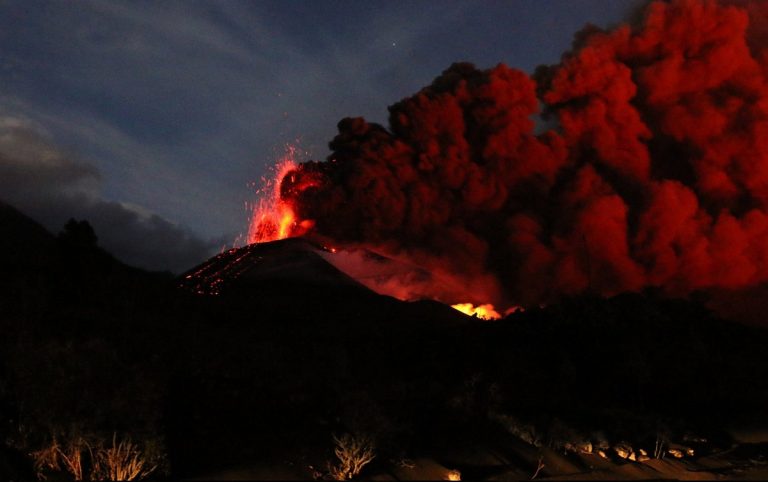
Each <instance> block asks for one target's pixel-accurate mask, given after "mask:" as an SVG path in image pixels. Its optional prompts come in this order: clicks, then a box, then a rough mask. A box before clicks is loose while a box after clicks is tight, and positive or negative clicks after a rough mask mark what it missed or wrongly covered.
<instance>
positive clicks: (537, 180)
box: [281, 0, 768, 306]
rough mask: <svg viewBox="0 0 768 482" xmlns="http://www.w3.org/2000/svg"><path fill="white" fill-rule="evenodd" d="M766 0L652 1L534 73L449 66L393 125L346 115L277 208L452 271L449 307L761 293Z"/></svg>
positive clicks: (767, 193)
mask: <svg viewBox="0 0 768 482" xmlns="http://www.w3.org/2000/svg"><path fill="white" fill-rule="evenodd" d="M756 3H757V2H754V3H752V2H744V1H730V2H715V1H703V0H681V1H672V2H654V3H651V4H649V5H648V6H647V8H646V10H645V12H644V15H643V18H642V20H640V21H639V22H638V23H637V25H634V26H630V25H625V26H621V27H619V28H617V29H615V30H611V31H603V30H600V29H597V28H594V27H588V28H586V29H584V30H583V31H582V32H580V33H579V34H578V35H577V36H576V41H575V42H574V49H573V51H571V52H568V53H566V54H565V55H564V56H563V58H562V61H561V63H559V64H557V65H554V66H549V67H541V68H539V69H537V72H536V74H535V75H534V76H533V78H532V77H531V76H529V75H527V74H526V73H524V72H521V71H519V70H515V69H512V68H509V67H507V66H505V65H498V66H497V67H494V68H492V69H489V70H478V69H476V68H474V67H473V66H472V65H469V64H454V65H453V66H451V67H450V68H449V69H448V70H446V71H445V72H443V74H442V75H440V76H439V77H438V78H437V79H435V81H434V82H433V83H432V85H430V86H428V87H426V88H424V89H423V90H422V91H420V92H419V93H417V94H416V95H414V96H412V97H409V98H406V99H403V100H402V101H400V102H398V103H396V104H395V105H393V106H391V107H390V108H389V111H390V115H389V127H388V128H384V127H382V126H379V125H376V124H372V123H368V122H366V121H365V120H363V119H361V118H355V119H352V118H346V119H343V120H342V121H341V122H340V123H339V134H338V135H337V136H336V138H335V139H334V140H333V141H332V142H331V143H330V147H331V150H332V154H331V155H330V156H329V157H328V160H327V161H325V162H309V163H304V164H301V165H300V166H299V167H298V168H297V169H296V170H295V171H293V172H292V173H291V175H289V176H286V177H285V178H284V180H283V183H282V186H281V194H282V197H283V199H285V200H287V201H289V202H290V204H291V206H294V208H295V211H296V216H297V218H298V219H300V220H311V221H312V222H313V223H314V228H313V230H314V232H315V233H316V234H319V235H322V236H326V237H328V238H330V239H333V240H334V241H336V242H339V243H342V244H343V243H360V244H364V245H366V246H375V247H376V248H377V249H378V250H379V251H380V252H383V253H386V254H393V255H397V256H400V257H407V258H408V259H410V260H412V261H413V262H415V263H417V264H419V265H420V266H423V267H427V268H433V267H439V269H440V271H441V272H443V273H448V274H449V275H450V276H453V277H455V278H456V279H459V280H462V282H463V284H464V285H465V286H466V289H467V291H468V292H470V293H472V296H470V297H464V298H462V299H456V300H445V301H453V302H458V301H462V302H464V301H472V302H494V303H495V304H497V306H498V305H501V306H509V305H512V304H524V305H525V304H532V303H541V302H547V301H549V300H552V299H554V298H556V297H557V296H559V295H561V294H576V293H582V292H586V291H593V292H597V293H601V294H606V295H609V294H613V293H618V292H621V291H627V290H630V291H636V290H640V289H642V288H644V287H649V286H652V287H659V288H661V289H662V290H663V291H664V292H666V293H669V294H674V295H680V294H686V293H689V292H691V291H693V290H697V289H705V288H710V287H725V288H736V287H744V286H751V285H755V284H758V283H761V282H765V281H768V85H767V84H766V78H767V76H768V53H767V52H768V51H766V50H765V49H764V46H765V45H766V40H768V21H766V18H768V15H766V13H767V12H768V9H766V7H765V6H764V5H762V4H761V5H757V4H756ZM540 108H541V109H543V119H544V120H542V119H541V118H538V117H537V116H538V114H539V110H540ZM537 119H538V120H537ZM537 122H538V124H539V126H538V127H537V125H536V124H537ZM541 125H550V126H551V127H552V129H551V130H547V131H544V129H542V128H541ZM542 131H543V132H542Z"/></svg>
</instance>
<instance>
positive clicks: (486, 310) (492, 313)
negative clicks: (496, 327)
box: [451, 303, 501, 320]
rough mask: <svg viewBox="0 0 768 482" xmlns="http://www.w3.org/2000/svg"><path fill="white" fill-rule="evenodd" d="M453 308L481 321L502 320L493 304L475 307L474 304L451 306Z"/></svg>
mask: <svg viewBox="0 0 768 482" xmlns="http://www.w3.org/2000/svg"><path fill="white" fill-rule="evenodd" d="M451 308H453V309H455V310H459V311H461V312H462V313H464V314H466V315H469V316H476V317H478V318H480V319H481V320H498V319H500V318H501V315H500V314H499V313H498V312H497V311H496V309H495V308H494V307H493V305H491V304H485V305H478V306H475V305H473V304H472V303H458V304H455V305H451Z"/></svg>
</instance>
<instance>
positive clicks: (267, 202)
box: [247, 145, 311, 244]
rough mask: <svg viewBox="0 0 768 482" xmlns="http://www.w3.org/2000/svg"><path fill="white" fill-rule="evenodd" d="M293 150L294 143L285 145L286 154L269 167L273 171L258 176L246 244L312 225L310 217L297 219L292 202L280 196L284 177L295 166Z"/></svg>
mask: <svg viewBox="0 0 768 482" xmlns="http://www.w3.org/2000/svg"><path fill="white" fill-rule="evenodd" d="M296 154H297V148H296V146H292V145H288V146H286V149H285V154H284V155H283V157H282V158H281V159H280V160H279V161H278V162H277V164H276V165H275V166H274V167H273V168H272V171H273V174H272V175H271V176H264V177H262V178H261V182H262V186H261V188H259V189H258V190H257V191H256V194H257V196H258V201H257V202H256V204H255V205H254V207H253V214H252V216H251V222H250V225H249V227H248V238H247V241H248V244H251V243H266V242H269V241H277V240H279V239H285V238H290V237H293V236H300V235H302V234H303V233H305V232H306V231H307V230H308V229H309V228H310V227H311V222H309V221H303V222H299V221H298V220H297V219H296V214H295V210H294V208H293V206H292V204H291V202H290V201H288V200H285V199H283V198H282V197H281V186H282V184H283V179H284V178H285V177H286V176H291V175H294V174H293V173H294V172H295V170H296V167H297V163H296Z"/></svg>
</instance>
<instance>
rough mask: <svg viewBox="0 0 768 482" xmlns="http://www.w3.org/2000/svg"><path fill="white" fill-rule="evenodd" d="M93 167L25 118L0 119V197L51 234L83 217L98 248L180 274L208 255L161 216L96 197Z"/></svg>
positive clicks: (209, 249)
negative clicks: (91, 226) (57, 144)
mask: <svg viewBox="0 0 768 482" xmlns="http://www.w3.org/2000/svg"><path fill="white" fill-rule="evenodd" d="M99 181H100V174H99V171H98V170H97V169H96V167H95V166H93V165H92V164H90V163H88V162H86V161H84V160H82V159H79V158H77V157H76V155H75V154H73V153H69V152H66V150H64V149H61V148H60V147H58V146H56V145H55V144H53V143H52V142H51V140H50V139H49V138H47V137H46V135H45V133H44V132H41V131H40V130H39V129H37V128H36V127H35V126H34V124H33V123H31V122H30V121H28V120H25V119H21V118H16V117H7V116H6V117H0V197H1V198H2V199H3V200H4V201H6V202H9V203H11V204H12V205H14V206H16V207H18V208H20V209H21V210H22V211H24V212H26V213H27V214H29V215H31V216H32V217H33V218H35V219H37V220H38V221H40V222H42V223H43V224H44V225H45V226H46V227H47V228H48V229H49V230H51V231H53V232H54V233H55V232H57V231H58V230H59V229H61V227H62V226H63V225H64V223H65V222H66V220H67V219H69V218H71V217H74V218H78V219H87V220H88V221H89V222H90V223H91V224H92V225H93V226H94V229H95V230H96V232H97V234H98V235H99V238H100V241H101V245H102V246H103V247H105V248H106V249H107V250H108V251H111V252H112V253H114V254H115V255H116V256H117V257H118V258H120V259H122V260H123V261H125V262H127V263H129V264H133V265H136V266H140V267H144V268H149V269H167V270H171V271H177V272H178V271H181V270H185V269H188V268H190V267H192V266H194V265H195V264H196V263H199V262H200V261H202V260H204V259H206V258H207V257H208V256H210V255H211V254H212V253H213V251H214V249H215V248H216V247H217V246H216V243H214V242H212V241H209V242H206V241H203V240H201V239H199V238H198V237H196V236H194V235H192V234H190V233H189V232H188V231H185V230H184V229H182V228H180V227H179V226H177V225H175V224H173V223H171V222H169V221H168V220H166V219H163V218H162V217H160V216H158V215H156V214H153V213H151V212H148V211H146V210H145V209H142V208H138V207H134V206H131V205H128V204H124V203H119V202H112V201H107V200H105V199H103V198H101V197H100V195H99Z"/></svg>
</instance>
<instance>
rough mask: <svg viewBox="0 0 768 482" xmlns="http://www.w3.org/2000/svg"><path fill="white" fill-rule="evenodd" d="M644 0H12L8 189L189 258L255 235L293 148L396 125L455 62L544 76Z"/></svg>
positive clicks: (4, 26) (105, 239)
mask: <svg viewBox="0 0 768 482" xmlns="http://www.w3.org/2000/svg"><path fill="white" fill-rule="evenodd" d="M639 3H641V2H638V1H637V0H559V1H547V2H543V1H541V0H525V1H523V0H514V1H507V2H501V1H495V2H491V1H487V2H458V1H450V2H447V1H434V2H426V1H421V2H392V1H386V2H384V1H381V2H368V1H366V2H357V1H347V2H339V1H334V2H331V1H324V2H310V1H301V2H299V1H295V2H286V1H275V2H266V1H262V2H170V1H163V2H112V1H79V2H70V1H49V2H38V1H31V0H8V1H5V2H2V3H0V22H1V24H0V42H1V43H2V49H1V50H0V199H2V200H5V201H6V202H9V203H11V204H13V205H15V206H16V207H18V208H20V209H21V210H22V211H24V212H26V213H28V214H29V215H31V216H32V217H34V218H35V219H37V220H39V221H40V222H42V223H43V224H44V225H45V226H46V227H48V228H49V229H51V230H52V231H54V232H56V231H58V230H59V229H60V228H61V226H63V224H64V222H65V221H66V220H67V219H68V218H69V217H73V216H74V217H76V218H84V219H88V220H89V221H91V223H92V224H93V225H94V228H95V230H96V232H97V235H98V236H99V239H100V243H101V245H102V246H104V247H105V248H106V249H108V250H110V251H112V252H113V253H114V254H116V255H117V256H118V257H119V258H121V259H123V260H125V261H127V262H129V263H132V264H135V265H139V266H142V267H145V268H152V269H170V270H174V271H177V272H178V271H182V270H184V269H186V268H189V267H191V266H192V265H194V264H195V263H197V262H199V261H201V260H203V259H205V258H206V257H208V256H209V255H211V254H213V253H215V252H216V251H217V250H219V249H221V248H222V247H224V246H231V245H232V243H233V242H234V241H235V239H236V237H237V236H238V235H239V234H241V233H244V232H245V230H246V229H247V223H248V213H247V211H246V209H245V206H244V203H245V202H248V201H252V200H253V198H254V189H253V186H252V183H253V182H254V181H256V182H258V180H259V179H260V178H261V176H263V175H264V174H265V173H266V172H267V169H268V168H269V167H270V166H271V165H273V164H274V162H275V160H276V159H277V158H278V157H279V156H280V155H281V154H282V152H283V151H284V148H285V145H286V144H289V143H290V144H296V143H298V145H299V147H300V148H301V150H302V151H304V152H305V158H314V159H323V158H325V156H326V155H327V154H328V148H327V142H328V141H329V140H330V139H331V138H332V137H333V136H334V134H335V132H336V124H337V122H338V121H339V120H340V119H341V118H343V117H346V116H364V117H365V118H367V119H368V120H370V121H374V122H382V123H384V122H385V120H386V115H387V109H386V107H387V106H388V105H390V104H392V103H394V102H396V101H397V100H399V99H401V98H403V97H405V96H407V95H410V94H413V93H414V92H416V91H418V90H419V89H420V88H422V87H423V86H425V85H428V84H429V83H430V82H431V81H432V79H434V78H435V77H436V76H437V75H438V74H440V72H441V71H443V70H444V69H446V68H447V67H448V66H449V65H451V64H452V63H453V62H456V61H469V62H473V63H475V64H476V65H477V66H478V67H482V68H487V67H491V66H494V65H496V64H497V63H499V62H503V63H506V64H508V65H510V66H513V67H517V68H520V69H523V70H525V71H527V72H532V71H533V69H535V67H536V66H537V65H539V64H543V63H554V62H557V61H558V60H559V58H560V55H561V53H562V52H563V51H565V50H567V49H568V48H569V47H570V44H571V40H572V37H573V34H574V33H575V32H576V31H578V30H579V29H580V28H581V27H583V26H584V24H585V23H587V22H591V23H594V24H596V25H598V26H603V27H608V26H612V25H615V24H617V23H619V22H620V21H621V20H622V19H623V18H625V17H627V15H629V14H631V13H632V11H633V9H634V8H635V7H637V5H638V4H639Z"/></svg>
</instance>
